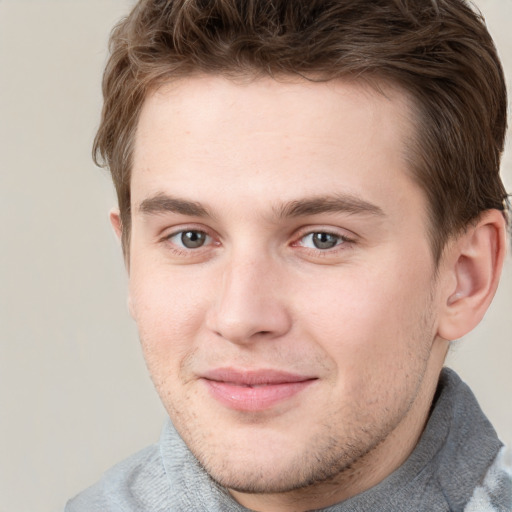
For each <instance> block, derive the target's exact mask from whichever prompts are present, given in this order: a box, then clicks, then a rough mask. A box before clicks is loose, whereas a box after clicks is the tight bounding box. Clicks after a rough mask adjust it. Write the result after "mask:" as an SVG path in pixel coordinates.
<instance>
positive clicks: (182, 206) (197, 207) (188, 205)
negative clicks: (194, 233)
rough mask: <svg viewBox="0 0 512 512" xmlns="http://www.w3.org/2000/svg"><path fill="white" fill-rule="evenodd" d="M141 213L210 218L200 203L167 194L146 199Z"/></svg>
mask: <svg viewBox="0 0 512 512" xmlns="http://www.w3.org/2000/svg"><path fill="white" fill-rule="evenodd" d="M139 211H140V212H141V213H145V214H149V215H159V214H163V213H178V214H181V215H191V216H193V217H209V216H211V215H210V214H209V213H208V210H207V209H206V208H205V207H204V206H202V205H201V204H200V203H197V202H195V201H187V200H185V199H178V198H175V197H170V196H168V195H166V194H158V195H156V196H154V197H149V198H147V199H144V201H142V202H141V203H140V205H139Z"/></svg>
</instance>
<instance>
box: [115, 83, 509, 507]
mask: <svg viewBox="0 0 512 512" xmlns="http://www.w3.org/2000/svg"><path fill="white" fill-rule="evenodd" d="M409 112H410V105H409V104H408V100H407V98H406V97H405V95H404V94H401V93H400V92H399V91H397V90H394V89H391V88H387V89H386V94H385V95H384V94H382V93H379V92H376V91H374V90H373V89H370V88H368V87H365V86H363V85H361V84H358V83H348V82H343V81H336V82H329V83H316V84H315V83H310V82H306V81H302V80H300V81H299V80H295V81H293V80H287V81H275V80H272V79H258V80H253V81H249V82H246V83H235V82H233V81H230V80H227V79H224V78H222V77H214V76H197V77H193V78H188V79H184V80H181V81H178V82H176V83H173V84H170V85H167V86H165V87H163V88H160V89H159V90H158V91H154V92H153V93H151V94H150V95H149V96H148V97H147V99H146V101H145V103H144V106H143V109H142V113H141V117H140V120H139V125H138V130H137V134H136V139H135V151H134V161H133V171H132V179H131V190H132V233H131V241H130V262H129V275H130V309H131V312H132V315H133V317H134V319H135V320H136V322H137V325H138V328H139V332H140V338H141V342H142V347H143V351H144V355H145V358H146V362H147V366H148V368H149V371H150V373H151V375H152V378H153V381H154V383H155V386H156V388H157V391H158V393H159V395H160V397H161V399H162V401H163V403H164V405H165V407H166V409H167V411H168V413H169V415H170V417H171V419H172V420H173V423H174V425H175V427H176V428H177V430H178V431H179V433H180V435H181V436H182V437H183V439H184V440H185V442H186V443H187V445H188V446H189V448H190V450H191V451H192V452H193V453H194V454H195V456H196V457H197V458H198V459H199V461H200V462H201V463H202V464H203V465H204V467H205V468H206V469H207V471H208V472H209V473H210V475H211V476H212V477H213V478H214V479H215V480H217V481H218V482H219V483H221V484H222V485H223V486H225V487H226V488H228V489H229V490H230V492H231V494H232V495H233V497H234V498H235V499H236V500H237V501H239V502H240V503H241V504H243V505H244V506H246V507H248V508H252V509H254V510H272V511H299V510H309V509H312V508H321V507H326V506H329V505H331V504H333V503H336V502H339V501H342V500H345V499H347V498H349V497H351V496H354V495H355V494H358V493H360V492H362V491H364V490H366V489H368V488H370V487H372V486H373V485H375V484H376V483H378V482H379V481H381V480H382V479H383V478H385V477H386V476H387V475H389V474H390V473H391V472H392V471H393V470H394V469H396V468H397V467H398V466H399V465H400V464H401V463H402V462H403V461H404V460H405V459H406V458H407V457H408V455H409V454H410V453H411V451H412V449H413V448H414V446H415V445H416V443H417V441H418V438H419V436H420V435H421V432H422V429H423V428H424V425H425V422H426V420H427V416H428V410H429V407H430V404H431V401H432V397H433V395H434V392H435V389H436V384H437V379H438V376H439V372H440V370H441V368H442V364H443V361H444V357H445V355H446V351H447V347H448V342H447V341H446V339H445V338H447V339H451V338H450V336H452V335H453V336H456V335H458V334H459V331H460V330H461V329H462V327H460V326H459V324H458V323H457V322H459V320H453V319H454V318H455V317H457V318H458V319H460V318H461V316H460V312H459V316H457V315H455V314H453V309H454V307H453V304H455V303H456V304H459V303H460V301H461V300H460V299H461V297H462V295H464V294H466V295H468V294H469V292H468V290H469V291H474V289H475V286H473V285H472V283H473V282H474V280H472V276H473V275H474V274H475V270H474V269H475V268H476V267H475V265H473V266H472V265H471V264H469V263H468V262H472V260H470V259H469V257H468V259H467V260H466V265H465V266H464V269H463V270H464V271H465V272H466V274H464V275H465V276H469V277H468V279H466V281H464V283H466V284H467V286H466V288H467V290H466V289H462V291H461V290H460V289H459V288H460V287H459V283H460V282H462V280H460V279H458V276H459V274H458V273H457V272H458V269H459V268H462V267H460V266H457V265H458V264H457V262H458V261H460V259H461V257H460V254H461V252H462V251H463V249H464V247H466V246H467V244H469V242H467V240H466V242H467V244H466V245H464V244H462V242H461V243H458V244H455V243H454V244H453V247H452V248H451V249H449V250H447V251H446V255H445V256H444V258H443V260H442V262H441V264H440V267H439V268H438V269H437V272H436V269H435V266H434V263H433V260H432V254H431V249H430V245H429V240H428V235H427V216H426V203H425V197H424V194H423V192H422V191H421V190H420V189H419V188H418V186H417V185H416V184H415V182H414V181H413V180H412V178H411V177H410V175H409V173H408V169H407V164H406V158H405V153H406V149H407V144H406V141H407V136H408V135H409V134H411V132H413V131H414V128H413V126H412V123H411V121H410V120H409V118H408V113H409ZM297 205H300V206H297ZM112 221H113V224H114V227H115V228H116V230H117V231H118V233H119V232H120V229H121V227H120V222H119V214H118V213H116V212H114V213H113V214H112ZM494 222H498V221H496V220H495V219H494ZM488 231H489V233H491V235H489V236H488V237H487V238H489V239H491V238H492V237H493V236H494V238H492V239H493V240H495V241H496V240H498V241H499V240H501V238H499V237H498V238H496V236H495V235H492V233H494V232H495V230H494V231H493V229H489V230H488ZM184 232H192V236H193V238H194V237H196V238H197V236H201V233H203V234H205V238H204V244H202V245H198V246H197V247H195V248H192V247H185V246H184V245H183V241H182V240H183V238H182V236H181V235H182V234H183V233H184ZM314 233H324V235H318V236H319V237H320V238H322V237H323V238H322V239H323V240H324V241H325V240H328V241H329V242H332V243H333V244H334V245H333V247H329V248H325V247H324V246H322V247H321V248H318V247H317V246H315V243H314V238H313V236H314V235H313V234H314ZM325 233H327V234H328V235H325ZM198 234H199V235H198ZM326 236H327V238H326ZM482 236H483V235H482ZM484 238H485V236H484ZM487 238H485V239H486V240H487ZM498 246H499V244H498ZM498 260H499V258H498ZM498 260H497V261H494V260H493V265H494V267H499V266H500V265H499V263H500V262H499V261H498ZM494 267H493V268H494ZM494 282H495V279H494V280H492V283H491V284H493V283H494ZM466 292H468V293H466ZM457 293H458V294H459V295H457ZM452 298H453V300H452ZM486 300H487V299H486ZM489 300H490V299H489ZM483 302H485V301H483ZM448 305H449V306H450V307H448ZM482 307H485V304H484V306H482ZM450 308H451V309H450ZM473 313H474V312H473ZM482 314H483V313H482ZM467 323H468V322H466V324H467ZM466 324H464V326H463V328H467V325H466ZM457 329H459V331H458V330H457ZM217 368H235V369H237V370H238V371H239V372H241V373H244V372H250V371H259V370H262V369H264V370H276V371H286V372H289V373H293V374H294V375H302V376H307V377H308V378H310V379H311V382H310V384H309V385H307V386H305V388H304V389H301V390H300V391H299V392H298V393H296V394H294V395H293V396H291V397H289V398H286V399H284V400H281V401H278V402H277V403H275V404H273V405H271V406H270V407H267V408H262V409H261V410H236V409H234V408H232V407H230V406H228V405H226V404H225V403H222V402H221V401H219V400H218V399H217V398H216V397H215V396H214V395H212V393H211V392H210V388H209V386H208V383H207V382H205V379H204V375H205V374H206V373H208V372H209V371H211V370H213V369H217Z"/></svg>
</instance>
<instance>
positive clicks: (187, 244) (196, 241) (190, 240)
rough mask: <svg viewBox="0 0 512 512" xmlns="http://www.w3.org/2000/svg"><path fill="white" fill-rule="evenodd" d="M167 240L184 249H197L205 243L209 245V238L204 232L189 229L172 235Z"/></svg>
mask: <svg viewBox="0 0 512 512" xmlns="http://www.w3.org/2000/svg"><path fill="white" fill-rule="evenodd" d="M167 239H168V240H169V241H170V242H171V243H173V244H175V245H177V246H178V247H182V248H185V249H199V248H200V247H202V246H203V245H205V244H206V243H209V242H210V239H211V237H209V236H208V235H207V234H206V233H205V232H204V231H198V230H195V229H189V230H186V231H179V232H178V233H174V234H173V235H170V236H169V237H168V238H167Z"/></svg>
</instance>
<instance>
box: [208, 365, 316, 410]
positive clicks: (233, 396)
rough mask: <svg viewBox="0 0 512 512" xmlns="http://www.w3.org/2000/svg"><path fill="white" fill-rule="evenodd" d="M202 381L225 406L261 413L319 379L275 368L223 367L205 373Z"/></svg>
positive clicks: (288, 398) (290, 397)
mask: <svg viewBox="0 0 512 512" xmlns="http://www.w3.org/2000/svg"><path fill="white" fill-rule="evenodd" d="M201 380H203V382H204V383H205V385H206V387H207V388H208V391H209V393H210V395H211V396H213V398H215V399H216V400H217V401H218V402H220V403H221V404H222V405H224V406H226V407H228V408H229V409H233V410H236V411H246V412H257V411H264V410H266V409H270V408H271V407H273V406H275V405H277V404H278V403H281V402H284V401H286V400H290V399H292V398H293V397H295V396H296V395H297V394H299V393H301V392H302V391H303V390H305V389H306V388H307V387H309V386H310V385H311V384H312V383H313V382H315V381H316V380H317V378H316V377H310V376H305V375H297V374H292V373H288V372H281V371H275V370H246V371H244V370H237V369H232V368H219V369H216V370H212V371H210V372H207V373H205V374H204V375H203V376H202V377H201Z"/></svg>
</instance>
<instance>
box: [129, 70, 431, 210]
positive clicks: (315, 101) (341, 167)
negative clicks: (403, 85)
mask: <svg viewBox="0 0 512 512" xmlns="http://www.w3.org/2000/svg"><path fill="white" fill-rule="evenodd" d="M411 111H412V109H411V108H410V105H409V100H408V98H407V96H406V95H405V94H403V93H401V92H400V91H399V90H396V89H394V88H392V87H390V86H387V85H382V87H380V89H379V91H377V90H376V89H375V88H374V87H370V86H369V85H368V84H365V83H362V82H353V81H352V82H349V81H341V80H335V81H329V82H320V83H315V82H311V81H307V80H304V79H283V80H274V79H271V78H265V79H263V78H261V79H255V80H247V81H244V82H240V81H239V82H236V81H233V80H229V79H227V78H223V77H220V76H195V77H190V78H186V79H181V80H179V81H176V82H173V83H171V84H167V85H165V86H163V87H161V88H159V89H158V90H156V91H153V92H151V94H149V95H148V97H147V98H146V101H145V103H144V105H143V108H142V111H141V115H140V119H139V124H138V128H137V133H136V139H135V151H134V161H133V164H134V165H133V173H132V183H131V185H132V202H135V203H140V202H141V201H142V200H144V199H146V198H147V197H149V196H151V195H155V194H157V193H162V192H163V193H168V192H172V193H173V195H175V191H179V194H180V196H186V198H188V199H190V198H194V199H196V198H197V196H198V194H199V195H200V194H201V193H202V192H206V191H210V192H211V191H212V190H217V191H218V192H220V191H221V190H222V193H223V194H224V193H228V192H232V196H231V197H235V196H236V197H237V199H238V200H240V201H243V200H244V199H246V200H247V201H252V204H253V206H254V204H255V201H256V199H257V198H260V201H259V203H260V204H261V205H271V204H272V203H273V202H274V200H275V201H279V200H283V201H293V200H294V199H296V196H297V195H301V194H302V195H303V194H305V193H306V192H307V195H309V196H312V195H315V194H317V195H318V194H325V192H326V190H333V189H335V191H336V192H341V193H350V194H353V195H357V196H361V194H362V193H364V195H365V196H367V199H369V200H372V199H373V202H375V201H377V200H378V197H373V198H372V196H379V195H380V196H382V195H383V187H384V189H388V192H389V193H391V194H393V195H394V196H395V206H398V205H400V203H401V201H400V198H401V197H402V196H404V195H407V194H408V191H407V190H406V189H407V188H408V187H411V186H413V185H414V184H413V182H412V180H411V179H410V178H409V176H408V174H409V173H408V168H407V164H406V156H405V154H406V151H407V141H408V139H409V137H410V136H411V134H412V132H413V130H412V123H411V121H410V119H409V116H410V112H411ZM337 189H339V190H337ZM199 199H201V198H199ZM365 199H366V198H365ZM409 199H410V198H409ZM418 200H419V201H421V198H419V199H418ZM256 202H258V201H256ZM247 204H249V203H247ZM420 210H422V208H420Z"/></svg>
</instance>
